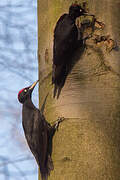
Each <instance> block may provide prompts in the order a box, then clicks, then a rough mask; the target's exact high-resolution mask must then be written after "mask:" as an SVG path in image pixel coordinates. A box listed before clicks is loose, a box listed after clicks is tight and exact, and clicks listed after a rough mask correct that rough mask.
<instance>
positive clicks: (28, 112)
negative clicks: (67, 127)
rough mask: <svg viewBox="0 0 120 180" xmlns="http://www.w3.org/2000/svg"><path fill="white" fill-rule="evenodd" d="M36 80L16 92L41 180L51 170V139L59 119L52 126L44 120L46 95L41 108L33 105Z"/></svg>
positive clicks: (27, 137)
mask: <svg viewBox="0 0 120 180" xmlns="http://www.w3.org/2000/svg"><path fill="white" fill-rule="evenodd" d="M37 82H38V81H36V82H35V83H33V85H32V86H29V87H27V88H24V89H22V90H21V91H20V92H19V94H18V100H19V102H20V103H22V104H23V108H22V125H23V129H24V133H25V137H26V140H27V143H28V145H29V148H30V150H31V152H32V153H33V155H34V157H35V159H36V161H37V163H38V166H39V168H40V172H41V178H42V180H47V179H48V178H47V177H48V175H49V174H50V171H51V170H53V162H52V159H51V140H52V137H53V135H54V133H55V130H56V128H57V127H58V125H59V123H60V122H61V119H59V120H58V121H57V123H55V124H54V125H53V126H51V125H50V124H49V123H48V122H47V121H46V119H45V116H44V115H43V111H44V107H45V102H46V99H47V96H46V98H45V100H44V103H43V105H42V108H41V110H39V109H37V108H36V107H35V106H34V104H33V102H32V100H31V95H32V91H33V89H34V87H35V86H36V84H37Z"/></svg>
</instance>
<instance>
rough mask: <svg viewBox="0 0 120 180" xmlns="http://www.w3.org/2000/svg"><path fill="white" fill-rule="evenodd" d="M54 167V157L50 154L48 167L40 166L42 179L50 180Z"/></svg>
mask: <svg viewBox="0 0 120 180" xmlns="http://www.w3.org/2000/svg"><path fill="white" fill-rule="evenodd" d="M53 169H54V166H53V161H52V158H51V156H50V155H48V158H47V164H46V167H45V168H40V173H41V179H42V180H48V176H49V175H50V172H51V171H52V170H53Z"/></svg>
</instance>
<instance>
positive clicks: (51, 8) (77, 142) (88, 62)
mask: <svg viewBox="0 0 120 180" xmlns="http://www.w3.org/2000/svg"><path fill="white" fill-rule="evenodd" d="M79 2H81V1H79ZM71 3H72V1H65V0H50V1H49V0H44V1H42V0H38V57H39V78H40V80H41V84H40V87H39V102H40V105H41V104H42V102H43V99H44V97H45V96H46V94H47V93H48V92H49V97H48V99H47V104H46V108H45V116H46V119H47V120H48V121H49V122H50V123H52V122H53V121H55V120H56V119H57V117H59V116H63V117H65V121H64V122H62V123H61V124H60V127H59V130H58V132H56V134H55V136H54V138H53V151H52V158H53V162H54V171H52V172H51V175H50V177H49V180H107V179H109V180H119V179H120V102H119V97H120V83H119V81H120V74H119V55H120V52H119V50H118V51H115V50H112V51H111V52H110V53H108V52H106V50H105V48H104V47H97V46H92V45H88V47H87V49H85V50H84V52H83V54H82V56H81V57H80V59H79V61H77V63H76V64H75V66H74V67H73V69H72V71H71V73H70V74H69V76H68V77H67V80H66V82H65V85H64V88H63V89H62V92H61V95H60V97H59V99H58V100H56V99H53V98H52V96H53V87H52V85H51V70H52V49H53V30H54V27H55V24H56V22H57V20H58V18H59V17H60V16H61V14H63V13H65V12H68V7H69V5H70V4H71ZM89 9H90V12H91V13H92V14H95V16H96V17H97V18H98V19H99V20H100V21H102V22H104V23H105V30H104V31H103V34H110V36H111V37H112V38H113V39H116V40H117V39H119V37H120V22H119V16H120V12H119V10H120V3H119V1H118V0H116V1H114V0H109V1H108V0H101V1H98V0H91V1H90V4H89ZM117 43H118V44H119V42H117ZM77 53H79V52H77ZM76 56H77V55H76ZM43 79H44V80H43ZM39 179H40V177H39Z"/></svg>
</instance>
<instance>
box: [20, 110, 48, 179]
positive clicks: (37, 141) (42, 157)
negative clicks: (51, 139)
mask: <svg viewBox="0 0 120 180" xmlns="http://www.w3.org/2000/svg"><path fill="white" fill-rule="evenodd" d="M30 116H31V117H30V118H31V119H32V121H31V122H30V121H29V120H28V122H26V121H24V120H23V128H24V131H25V137H26V139H27V143H28V145H29V148H30V150H31V152H32V153H33V155H34V157H35V159H36V161H37V163H38V165H39V167H40V172H41V176H42V179H43V180H44V179H45V180H46V179H47V176H48V175H49V170H48V168H47V158H48V157H47V149H48V125H49V124H48V123H47V121H46V120H45V117H44V116H43V115H42V114H41V112H40V111H39V110H38V109H35V110H34V111H33V112H31V113H30ZM26 123H28V124H29V125H27V124H26ZM28 127H29V128H28Z"/></svg>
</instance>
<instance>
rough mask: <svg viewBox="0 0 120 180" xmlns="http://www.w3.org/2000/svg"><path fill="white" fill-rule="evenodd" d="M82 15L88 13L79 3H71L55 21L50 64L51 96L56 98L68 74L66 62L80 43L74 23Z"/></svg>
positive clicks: (67, 62)
mask: <svg viewBox="0 0 120 180" xmlns="http://www.w3.org/2000/svg"><path fill="white" fill-rule="evenodd" d="M82 15H88V13H86V12H85V10H84V9H83V8H82V7H81V6H80V5H78V4H72V5H71V6H70V7H69V13H68V14H63V15H62V16H61V17H60V18H59V20H58V21H57V23H56V26H55V29H54V42H53V66H52V68H53V69H52V83H53V84H54V95H53V97H55V96H56V95H57V98H58V97H59V94H60V91H61V89H62V87H63V86H64V83H65V79H66V76H67V75H68V64H69V63H70V62H69V61H70V58H71V55H72V54H73V52H74V50H75V49H76V48H77V47H78V45H81V44H82V37H79V36H78V29H77V26H76V24H75V20H76V18H77V17H79V16H82ZM78 37H79V39H78ZM57 91H58V92H57Z"/></svg>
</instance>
